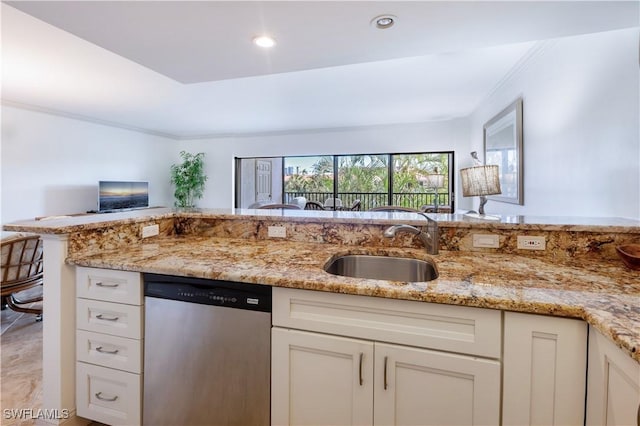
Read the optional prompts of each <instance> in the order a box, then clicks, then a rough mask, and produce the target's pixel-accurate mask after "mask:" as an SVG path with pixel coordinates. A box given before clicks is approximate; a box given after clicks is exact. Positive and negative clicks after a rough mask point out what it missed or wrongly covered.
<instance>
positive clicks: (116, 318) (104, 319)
mask: <svg viewBox="0 0 640 426" xmlns="http://www.w3.org/2000/svg"><path fill="white" fill-rule="evenodd" d="M96 318H98V319H99V320H103V321H118V320H119V319H120V317H105V316H104V315H102V314H98V315H96Z"/></svg>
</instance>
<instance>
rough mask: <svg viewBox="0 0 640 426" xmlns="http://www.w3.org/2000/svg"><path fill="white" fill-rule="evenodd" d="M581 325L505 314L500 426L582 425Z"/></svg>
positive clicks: (584, 347)
mask: <svg viewBox="0 0 640 426" xmlns="http://www.w3.org/2000/svg"><path fill="white" fill-rule="evenodd" d="M586 363H587V324H586V323H585V322H584V321H580V320H574V319H568V318H557V317H547V316H542V315H532V314H521V313H514V312H505V316H504V354H503V368H504V371H503V390H502V392H503V418H502V421H503V424H504V425H542V424H546V425H552V424H556V425H582V424H584V400H585V398H584V395H585V389H586V383H585V381H586V378H585V371H586V368H587V365H586Z"/></svg>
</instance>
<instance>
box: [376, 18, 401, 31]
mask: <svg viewBox="0 0 640 426" xmlns="http://www.w3.org/2000/svg"><path fill="white" fill-rule="evenodd" d="M397 19H398V18H396V17H395V16H393V15H380V16H376V17H375V18H373V19H372V20H371V25H372V26H374V27H376V28H378V29H380V30H385V29H387V28H391V27H393V24H395V23H396V20H397Z"/></svg>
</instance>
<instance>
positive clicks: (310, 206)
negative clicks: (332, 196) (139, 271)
mask: <svg viewBox="0 0 640 426" xmlns="http://www.w3.org/2000/svg"><path fill="white" fill-rule="evenodd" d="M304 209H305V210H324V206H323V205H322V204H321V203H319V202H317V201H307V204H305V206H304Z"/></svg>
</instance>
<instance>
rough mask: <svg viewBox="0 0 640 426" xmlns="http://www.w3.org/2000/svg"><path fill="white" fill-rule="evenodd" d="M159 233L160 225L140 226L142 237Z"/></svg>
mask: <svg viewBox="0 0 640 426" xmlns="http://www.w3.org/2000/svg"><path fill="white" fill-rule="evenodd" d="M159 233H160V225H158V224H155V225H149V226H143V227H142V238H149V237H153V236H155V235H158V234H159Z"/></svg>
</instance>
